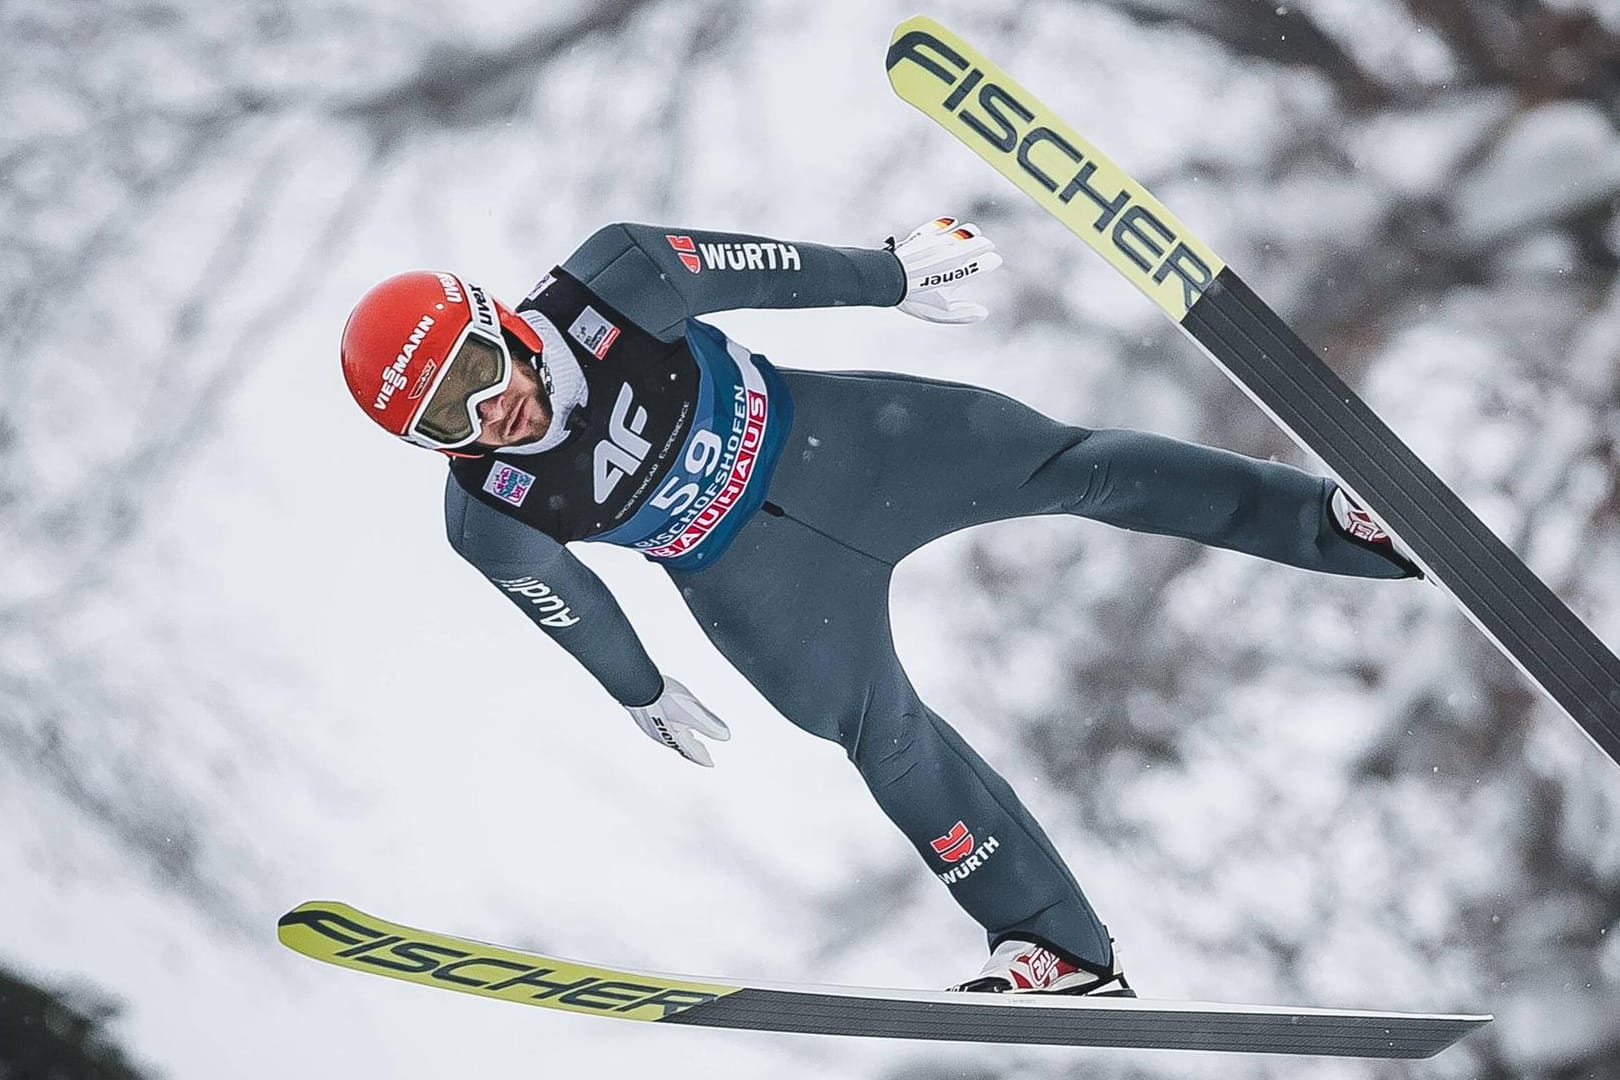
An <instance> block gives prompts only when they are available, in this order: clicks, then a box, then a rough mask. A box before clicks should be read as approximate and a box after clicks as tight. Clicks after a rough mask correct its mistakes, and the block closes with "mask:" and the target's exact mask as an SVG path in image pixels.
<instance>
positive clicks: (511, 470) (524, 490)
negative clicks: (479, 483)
mask: <svg viewBox="0 0 1620 1080" xmlns="http://www.w3.org/2000/svg"><path fill="white" fill-rule="evenodd" d="M533 486H534V477H533V476H531V475H530V474H528V473H526V472H524V471H523V470H522V469H520V468H518V467H517V466H515V465H508V464H507V463H506V462H504V461H503V462H500V463H498V464H497V465H496V466H495V467H494V468H493V469H491V470H489V475H488V476H487V477H485V478H484V490H485V491H487V492H489V493H490V494H491V495H493V496H495V497H496V498H497V499H500V500H502V501H503V502H509V503H511V504H512V505H513V506H522V505H523V500H524V499H526V498H528V495H529V489H530V488H531V487H533Z"/></svg>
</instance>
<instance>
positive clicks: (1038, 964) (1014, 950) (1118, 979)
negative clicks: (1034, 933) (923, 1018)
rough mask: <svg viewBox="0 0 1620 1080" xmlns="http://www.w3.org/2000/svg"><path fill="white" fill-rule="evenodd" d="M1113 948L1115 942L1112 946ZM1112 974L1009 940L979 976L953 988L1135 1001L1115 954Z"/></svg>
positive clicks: (1021, 942)
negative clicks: (1129, 999) (1081, 965)
mask: <svg viewBox="0 0 1620 1080" xmlns="http://www.w3.org/2000/svg"><path fill="white" fill-rule="evenodd" d="M1110 944H1112V942H1110ZM1113 953H1114V955H1113V958H1112V961H1111V965H1110V968H1109V970H1108V971H1106V972H1097V971H1093V970H1090V969H1088V968H1082V967H1079V966H1077V965H1075V964H1072V963H1070V962H1069V961H1067V960H1065V959H1063V957H1061V956H1059V955H1058V954H1057V953H1055V952H1053V951H1052V950H1051V949H1048V948H1046V947H1044V946H1042V945H1036V944H1034V943H1033V942H1029V941H1019V940H1017V939H1016V938H1009V939H1007V940H1006V941H1003V942H1002V943H1001V944H1000V945H997V946H996V948H995V950H994V951H993V952H992V953H991V954H990V959H988V960H986V961H985V963H984V967H983V968H981V969H979V973H978V974H977V975H976V976H974V977H973V978H971V979H969V980H968V981H967V982H965V983H960V984H958V985H956V986H953V987H951V989H952V990H962V991H966V992H968V993H980V994H1093V995H1096V996H1098V997H1135V996H1136V991H1135V990H1132V989H1131V986H1130V984H1129V983H1127V982H1126V981H1125V972H1124V970H1123V969H1122V968H1121V967H1120V964H1119V950H1118V949H1117V948H1116V949H1114V950H1113Z"/></svg>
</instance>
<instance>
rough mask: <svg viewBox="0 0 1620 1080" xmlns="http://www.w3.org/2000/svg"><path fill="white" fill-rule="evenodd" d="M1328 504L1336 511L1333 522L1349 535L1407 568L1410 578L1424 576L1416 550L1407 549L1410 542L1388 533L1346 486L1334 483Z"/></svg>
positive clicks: (1407, 574)
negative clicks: (1414, 557) (1414, 555)
mask: <svg viewBox="0 0 1620 1080" xmlns="http://www.w3.org/2000/svg"><path fill="white" fill-rule="evenodd" d="M1328 507H1329V509H1331V510H1332V512H1333V524H1334V525H1335V526H1336V527H1337V528H1338V530H1339V531H1340V532H1341V533H1343V534H1344V535H1345V536H1348V537H1349V538H1350V539H1352V540H1356V541H1359V542H1360V543H1362V544H1365V545H1366V546H1368V547H1370V548H1372V549H1373V550H1374V551H1376V552H1378V553H1379V554H1380V555H1382V556H1384V557H1385V558H1386V559H1388V560H1389V561H1390V562H1392V563H1395V564H1396V565H1397V566H1399V567H1401V568H1402V569H1404V570H1405V571H1406V576H1407V577H1416V578H1420V577H1422V576H1423V571H1422V570H1420V569H1419V568H1418V565H1417V563H1416V562H1414V561H1413V560H1412V553H1411V552H1410V551H1408V550H1407V548H1406V545H1405V544H1403V543H1401V542H1400V541H1399V540H1397V539H1395V538H1394V537H1393V536H1391V535H1390V534H1389V533H1387V532H1385V531H1384V528H1383V526H1381V525H1379V524H1378V522H1376V521H1374V520H1373V517H1372V515H1371V514H1369V513H1367V511H1365V510H1363V509H1362V508H1361V507H1359V506H1357V505H1356V504H1355V503H1354V502H1353V501H1351V499H1350V496H1348V495H1346V494H1345V492H1344V488H1342V487H1339V486H1337V485H1335V486H1334V488H1333V495H1332V496H1331V497H1330V498H1329V500H1328Z"/></svg>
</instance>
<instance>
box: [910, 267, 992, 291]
mask: <svg viewBox="0 0 1620 1080" xmlns="http://www.w3.org/2000/svg"><path fill="white" fill-rule="evenodd" d="M978 272H979V264H978V263H977V262H970V263H968V264H967V265H966V266H959V267H957V268H956V269H955V270H952V271H950V272H949V273H945V274H929V275H928V276H927V277H925V278H923V279H922V280H921V281H919V282H917V285H916V287H917V288H919V289H932V288H935V287H937V286H940V285H949V284H950V283H951V282H953V281H961V280H962V279H963V278H969V277H972V276H973V275H974V274H977V273H978Z"/></svg>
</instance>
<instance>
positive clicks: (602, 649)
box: [444, 477, 664, 708]
mask: <svg viewBox="0 0 1620 1080" xmlns="http://www.w3.org/2000/svg"><path fill="white" fill-rule="evenodd" d="M444 522H445V531H446V533H447V534H448V536H449V539H450V546H451V547H453V548H455V549H456V551H457V552H459V553H460V554H461V556H462V558H464V559H466V560H467V561H468V562H470V563H472V564H473V565H474V566H476V567H477V568H478V569H479V571H480V572H481V573H483V575H484V576H485V577H487V578H488V579H489V580H490V581H491V582H493V583H494V585H495V586H496V588H498V589H500V590H501V591H502V592H504V593H505V594H506V595H507V597H508V598H510V599H511V600H512V602H513V603H515V604H517V606H518V608H519V610H521V611H522V612H523V613H524V614H525V615H527V616H529V618H531V619H533V620H534V623H535V625H536V626H538V627H540V629H542V630H544V631H545V632H546V633H547V634H549V635H550V636H551V639H552V640H553V641H555V642H557V643H558V644H559V645H561V646H562V647H563V648H565V649H567V650H568V652H569V653H570V654H571V655H572V656H573V657H574V659H576V660H578V661H579V662H580V663H581V664H582V665H584V667H585V669H586V670H587V671H589V672H590V673H591V674H592V675H594V676H595V677H596V680H597V681H598V682H600V683H601V684H602V686H603V688H604V689H606V690H607V692H608V693H610V694H612V695H613V697H614V699H615V700H617V701H618V702H619V704H621V705H624V706H626V707H627V708H628V707H632V706H641V705H647V704H649V703H651V702H653V701H654V700H655V699H657V698H658V697H659V695H660V694H661V693H662V692H663V688H664V681H663V677H662V676H661V675H659V673H658V667H657V665H655V664H654V663H653V662H652V659H651V658H650V657H649V656H648V655H647V650H646V649H645V648H643V647H642V644H641V639H640V638H638V637H637V636H636V632H635V629H634V628H632V627H631V625H630V620H629V619H627V618H626V617H625V614H624V612H623V610H621V609H620V607H619V604H618V601H616V600H614V599H613V594H612V593H611V592H609V591H608V587H607V586H606V585H604V584H603V583H602V579H601V578H599V577H597V576H596V575H595V574H593V573H591V570H590V568H589V567H587V566H586V565H585V564H584V563H582V562H580V561H579V560H578V559H576V558H575V557H574V556H573V555H572V554H571V553H570V552H569V551H568V549H567V548H566V547H564V546H563V545H562V544H560V543H558V542H557V541H556V540H554V539H552V538H551V537H549V536H547V535H546V534H545V533H542V532H540V531H539V530H538V529H533V528H530V527H529V526H527V525H525V524H523V523H522V522H520V521H516V520H514V519H512V518H509V517H507V516H506V515H505V514H502V513H500V512H499V511H498V510H496V509H494V508H493V507H490V506H485V505H484V504H483V503H481V502H479V501H478V500H477V499H475V498H473V497H472V496H470V495H468V494H467V492H466V491H465V490H463V488H462V487H461V485H460V484H458V483H456V481H455V478H454V477H449V478H448V479H447V482H446V485H445V490H444Z"/></svg>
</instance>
